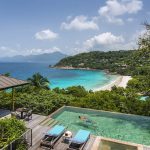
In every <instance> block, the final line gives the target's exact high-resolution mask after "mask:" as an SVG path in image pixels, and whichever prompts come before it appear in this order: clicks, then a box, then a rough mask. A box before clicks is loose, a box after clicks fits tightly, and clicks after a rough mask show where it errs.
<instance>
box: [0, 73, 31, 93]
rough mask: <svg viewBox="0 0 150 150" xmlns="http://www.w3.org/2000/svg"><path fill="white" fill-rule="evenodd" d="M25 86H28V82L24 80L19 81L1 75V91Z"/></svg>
mask: <svg viewBox="0 0 150 150" xmlns="http://www.w3.org/2000/svg"><path fill="white" fill-rule="evenodd" d="M25 84H28V82H27V81H24V80H18V79H15V78H11V77H6V76H4V75H0V90H4V89H8V88H13V87H17V86H21V85H25Z"/></svg>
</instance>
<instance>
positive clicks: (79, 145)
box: [68, 130, 90, 150]
mask: <svg viewBox="0 0 150 150" xmlns="http://www.w3.org/2000/svg"><path fill="white" fill-rule="evenodd" d="M89 138H90V132H89V131H86V130H79V131H78V132H77V134H76V135H75V137H74V138H73V139H72V140H71V143H70V145H69V148H68V150H82V149H83V147H84V146H85V144H86V142H87V141H88V139H89Z"/></svg>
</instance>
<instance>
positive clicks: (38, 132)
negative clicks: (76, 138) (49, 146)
mask: <svg viewBox="0 0 150 150" xmlns="http://www.w3.org/2000/svg"><path fill="white" fill-rule="evenodd" d="M56 124H59V122H57V121H56V120H54V119H52V118H51V117H50V116H42V115H37V114H33V117H32V120H30V121H26V126H27V127H28V128H31V129H32V137H33V138H32V139H33V141H32V147H30V149H29V150H44V149H45V148H41V147H40V141H41V139H42V138H43V137H44V135H45V133H46V132H47V131H48V130H49V129H51V128H52V127H53V126H54V125H56ZM73 135H74V133H73ZM100 138H103V137H98V136H94V135H91V137H90V139H89V140H88V142H87V143H86V145H85V147H84V149H83V150H98V149H99V148H98V147H99V143H100V141H99V139H100ZM106 139H108V138H106ZM110 140H112V141H114V142H116V141H118V140H115V139H110ZM62 141H63V139H62V138H60V139H59V140H58V141H57V142H56V144H55V146H54V150H66V149H67V148H68V144H66V143H64V142H62ZM121 142H122V143H124V144H131V145H134V143H127V142H123V141H121ZM135 145H137V146H138V150H150V147H147V146H143V145H140V144H135Z"/></svg>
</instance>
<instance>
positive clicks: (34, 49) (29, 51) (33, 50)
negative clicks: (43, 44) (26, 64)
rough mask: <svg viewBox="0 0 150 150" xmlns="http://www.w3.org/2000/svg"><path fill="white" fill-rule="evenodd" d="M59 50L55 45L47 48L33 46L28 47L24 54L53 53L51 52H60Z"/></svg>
mask: <svg viewBox="0 0 150 150" xmlns="http://www.w3.org/2000/svg"><path fill="white" fill-rule="evenodd" d="M60 51H61V50H60V49H59V48H58V47H56V46H53V47H52V48H47V49H42V48H33V49H29V50H26V53H25V55H31V54H33V55H38V54H44V53H53V52H60Z"/></svg>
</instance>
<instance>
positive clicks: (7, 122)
mask: <svg viewBox="0 0 150 150" xmlns="http://www.w3.org/2000/svg"><path fill="white" fill-rule="evenodd" d="M25 130H26V127H25V125H24V123H23V122H22V121H19V120H17V119H15V118H10V119H1V120H0V148H2V147H4V146H6V145H8V144H9V143H10V142H12V141H13V140H15V139H17V138H18V137H20V136H21V135H22V134H23V133H24V131H25Z"/></svg>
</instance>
